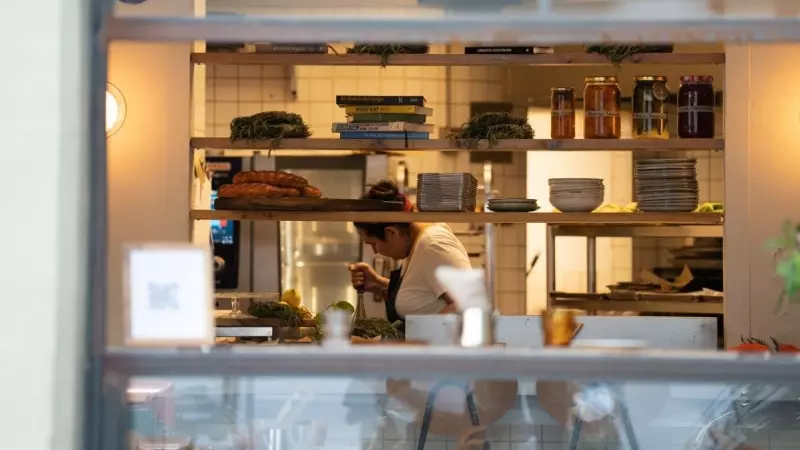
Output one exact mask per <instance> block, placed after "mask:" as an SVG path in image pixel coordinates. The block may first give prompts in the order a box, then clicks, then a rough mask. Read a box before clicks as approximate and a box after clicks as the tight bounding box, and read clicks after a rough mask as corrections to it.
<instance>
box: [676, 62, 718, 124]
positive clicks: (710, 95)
mask: <svg viewBox="0 0 800 450" xmlns="http://www.w3.org/2000/svg"><path fill="white" fill-rule="evenodd" d="M714 100H715V95H714V77H712V76H710V75H686V76H682V77H681V87H680V89H678V136H679V137H681V138H689V139H700V138H703V139H711V138H713V137H714V131H715V130H714V103H715V101H714Z"/></svg>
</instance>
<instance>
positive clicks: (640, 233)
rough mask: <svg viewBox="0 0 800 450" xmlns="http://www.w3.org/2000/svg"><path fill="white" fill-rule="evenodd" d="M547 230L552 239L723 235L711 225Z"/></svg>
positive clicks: (590, 226) (591, 226) (554, 227)
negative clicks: (569, 237) (562, 237)
mask: <svg viewBox="0 0 800 450" xmlns="http://www.w3.org/2000/svg"><path fill="white" fill-rule="evenodd" d="M607 214H614V213H607ZM620 214H624V213H620ZM639 214H642V213H639ZM549 228H550V229H551V232H552V233H553V237H559V236H581V237H656V238H680V237H686V238H688V237H696V238H699V237H703V238H706V237H722V235H723V226H722V225H712V226H708V225H706V226H697V225H682V226H663V225H652V226H639V227H625V226H614V225H604V226H597V225H595V224H577V225H551V226H550V227H549Z"/></svg>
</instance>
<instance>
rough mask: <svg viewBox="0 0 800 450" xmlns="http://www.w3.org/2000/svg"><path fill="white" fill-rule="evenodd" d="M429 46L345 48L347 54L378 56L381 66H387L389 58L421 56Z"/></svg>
mask: <svg viewBox="0 0 800 450" xmlns="http://www.w3.org/2000/svg"><path fill="white" fill-rule="evenodd" d="M430 49H431V46H430V45H408V44H354V45H353V46H352V47H349V48H347V53H357V54H362V55H378V56H380V57H381V66H382V67H386V66H387V65H388V64H389V56H391V55H398V54H402V53H406V54H415V55H423V54H426V53H428V52H429V51H430Z"/></svg>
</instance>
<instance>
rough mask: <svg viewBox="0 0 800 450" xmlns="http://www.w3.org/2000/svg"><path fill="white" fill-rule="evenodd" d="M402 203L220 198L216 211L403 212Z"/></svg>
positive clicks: (317, 199) (348, 200) (344, 199)
mask: <svg viewBox="0 0 800 450" xmlns="http://www.w3.org/2000/svg"><path fill="white" fill-rule="evenodd" d="M403 207H404V204H403V203H402V202H384V201H381V200H370V199H367V200H361V199H347V198H302V197H299V198H296V197H291V198H276V197H241V198H218V199H216V200H215V201H214V209H218V210H248V211H345V212H347V211H402V210H403Z"/></svg>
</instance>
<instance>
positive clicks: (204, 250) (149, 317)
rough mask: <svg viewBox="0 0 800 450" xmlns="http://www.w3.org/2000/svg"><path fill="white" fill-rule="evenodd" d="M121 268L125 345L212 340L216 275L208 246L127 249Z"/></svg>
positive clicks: (208, 342)
mask: <svg viewBox="0 0 800 450" xmlns="http://www.w3.org/2000/svg"><path fill="white" fill-rule="evenodd" d="M123 270H124V273H123V280H124V281H123V289H124V293H123V295H124V301H125V320H124V324H125V343H126V344H127V345H131V346H149V347H152V346H169V347H176V346H182V347H186V346H203V345H212V344H214V342H215V340H216V339H215V332H214V303H213V302H214V279H213V268H212V263H211V251H210V249H209V248H208V247H207V246H201V245H193V244H152V245H142V246H136V247H129V248H128V249H127V250H126V252H125V262H124V265H123Z"/></svg>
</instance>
